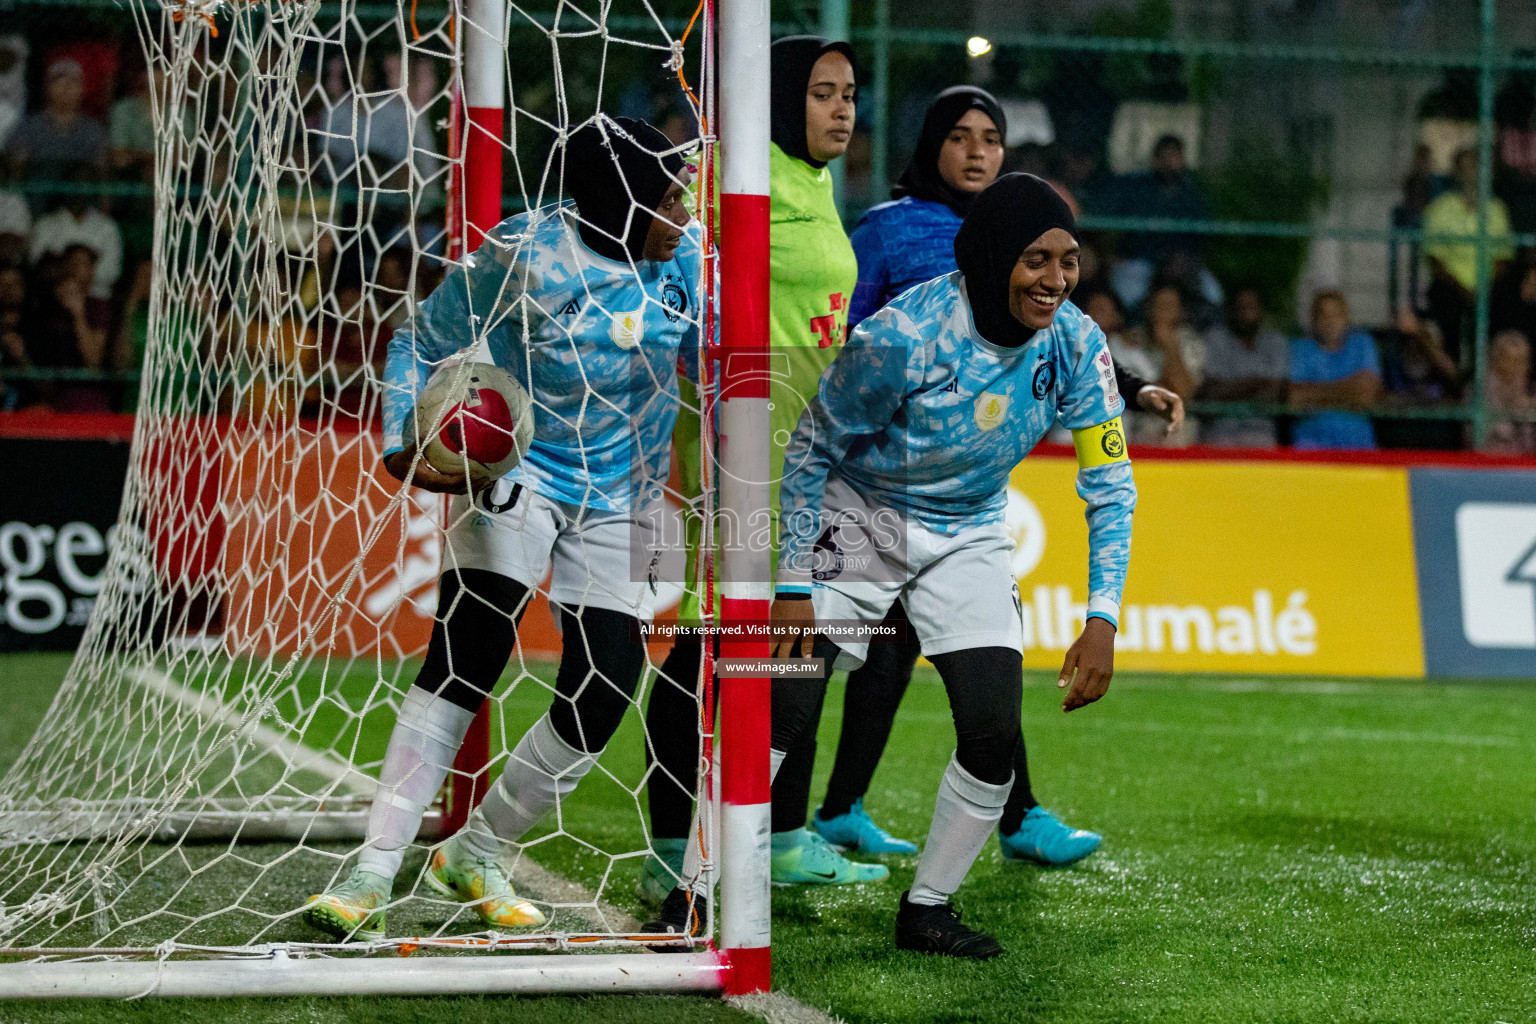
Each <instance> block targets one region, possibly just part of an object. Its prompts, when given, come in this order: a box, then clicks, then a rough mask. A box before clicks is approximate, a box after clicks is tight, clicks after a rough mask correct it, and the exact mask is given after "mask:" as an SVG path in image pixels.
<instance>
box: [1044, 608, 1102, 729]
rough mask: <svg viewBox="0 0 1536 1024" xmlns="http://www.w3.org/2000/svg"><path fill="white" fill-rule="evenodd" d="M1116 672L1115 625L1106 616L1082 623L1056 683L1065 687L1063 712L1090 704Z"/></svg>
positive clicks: (1097, 697)
mask: <svg viewBox="0 0 1536 1024" xmlns="http://www.w3.org/2000/svg"><path fill="white" fill-rule="evenodd" d="M1114 674H1115V627H1114V626H1111V625H1110V624H1109V622H1108V621H1107V620H1105V619H1100V618H1092V619H1089V620H1088V623H1087V625H1085V626H1083V632H1082V635H1081V636H1079V637H1078V638H1077V642H1076V643H1074V644H1073V645H1072V646H1071V647H1070V648H1068V649H1067V660H1066V661H1064V662H1062V665H1061V678H1060V679H1058V680H1056V685H1057V686H1060V687H1063V688H1068V687H1070V689H1067V697H1066V699H1065V700H1063V701H1062V702H1061V709H1062V710H1063V711H1074V710H1076V709H1077V708H1080V707H1083V706H1084V705H1086V704H1092V703H1093V702H1094V701H1096V700H1098V699H1099V698H1100V697H1102V696H1104V693H1105V691H1106V690H1108V689H1109V680H1110V678H1111V677H1112V676H1114Z"/></svg>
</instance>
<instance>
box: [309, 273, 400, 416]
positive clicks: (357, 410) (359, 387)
mask: <svg viewBox="0 0 1536 1024" xmlns="http://www.w3.org/2000/svg"><path fill="white" fill-rule="evenodd" d="M363 281H364V274H363V263H362V259H361V256H360V254H359V253H358V252H357V250H356V249H352V250H349V251H348V252H345V253H343V254H342V255H341V256H340V258H339V259H338V261H337V267H336V286H335V289H334V290H333V292H332V294H331V297H330V298H329V299H328V300H326V301H324V303H323V305H322V307H321V316H320V360H321V363H322V364H323V365H324V366H325V367H326V377H325V378H324V379H322V381H321V387H322V396H321V401H322V404H323V406H325V407H327V408H335V409H339V410H340V411H341V412H343V413H347V414H351V415H353V416H356V415H359V414H362V415H363V416H365V417H367V416H369V415H371V414H372V413H373V412H374V411H375V410H374V409H373V408H372V407H371V406H372V405H373V404H376V403H369V402H368V398H369V396H370V395H372V394H373V393H374V391H375V390H376V388H377V384H378V381H379V380H380V379H382V377H383V374H384V356H385V353H386V350H387V347H388V345H389V336H390V330H389V328H388V327H387V326H386V325H385V324H382V323H380V322H379V320H378V318H377V317H376V316H375V315H374V312H373V308H372V305H373V304H372V303H371V302H369V301H366V292H365V290H364V285H363ZM322 415H324V411H322Z"/></svg>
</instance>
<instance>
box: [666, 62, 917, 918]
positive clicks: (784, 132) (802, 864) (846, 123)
mask: <svg viewBox="0 0 1536 1024" xmlns="http://www.w3.org/2000/svg"><path fill="white" fill-rule="evenodd" d="M771 53H772V83H771V90H772V96H771V106H772V140H773V141H772V144H771V145H770V147H769V193H770V199H769V204H770V205H769V229H768V231H769V291H768V324H769V341H770V344H771V345H772V355H771V359H772V370H771V372H772V373H773V379H772V383H771V386H770V398H771V405H772V411H771V412H770V414H769V415H770V424H771V430H772V444H773V456H772V460H771V462H770V465H772V466H773V467H774V468H775V472H774V481H773V486H772V487H771V488H770V492H771V494H772V501H773V505H774V512H775V517H777V509H778V500H779V494H778V486H777V477H778V467H780V466H781V465H782V464H783V457H784V446H785V444H786V443H787V442H788V440H789V437H790V435H791V434H792V433H793V432H794V429H795V424H796V423H797V422H798V421H799V419H800V413H801V412H802V411H804V409H805V407H806V404H807V402H808V401H809V400H810V398H811V397H812V396H814V395H815V393H816V386H817V384H818V382H819V381H820V380H821V374H822V371H824V370H825V369H826V368H827V367H828V366H830V365H831V364H832V360H833V358H834V357H835V356H836V355H837V352H838V349H839V348H840V347H841V346H842V343H843V339H844V335H845V334H846V332H847V325H848V304H849V300H850V298H851V297H852V295H853V289H854V285H855V284H857V283H858V276H859V268H858V261H857V259H856V258H855V256H854V254H853V246H852V245H851V244H850V243H849V241H848V236H847V234H846V233H845V232H844V231H843V225H842V221H841V219H840V218H839V217H838V213H837V206H836V204H835V202H834V200H833V194H832V175H831V174H830V173H829V172H828V170H827V164H828V163H829V162H831V161H833V160H836V159H838V158H839V157H841V156H842V155H843V154H844V152H846V151H847V149H848V140H849V139H850V138H851V137H852V134H853V119H854V110H855V93H856V78H855V72H854V66H853V50H852V48H851V47H849V46H848V44H847V43H829V42H826V41H825V40H823V39H819V38H816V37H814V36H791V37H788V38H785V39H780V40H778V41H777V42H775V43H774V44H773V47H772V50H771ZM684 401H685V406H686V405H687V404H688V403H687V398H686V397H685V400H684ZM694 407H695V408H696V407H697V405H696V403H694ZM698 429H699V421H698V419H697V417H687V418H686V421H685V418H682V417H680V418H679V421H678V428H677V435H676V440H675V444H674V448H675V450H676V452H677V457H678V461H679V463H680V467H681V471H682V472H681V476H682V483H683V487H684V489H685V490H686V491H687V492H688V493H690V494H696V493H698V487H699V471H698V457H699V456H698V452H699V446H698V433H697V431H698ZM772 536H774V537H777V530H776V529H775V530H774V531H772ZM690 546H691V550H690V557H689V568H688V576H687V579H688V580H690V581H692V580H693V578H694V574H693V566H694V558H695V555H696V547H695V546H693V545H690ZM678 618H679V619H682V620H696V619H698V618H699V596H698V595H697V594H696V593H688V594H687V595H686V596H685V597H684V599H683V604H682V606H681V607H680V608H679V610H678ZM701 654H702V645H701V643H700V642H699V641H697V640H693V639H683V640H679V641H678V642H677V643H676V644H675V645H674V646H673V649H672V652H671V654H670V655H669V656H668V657H667V660H666V663H665V664H664V665H663V666H662V678H661V679H659V680H658V682H657V685H656V686H655V687H654V689H653V693H652V695H651V702H650V706H649V708H648V709H647V713H646V732H647V735H648V738H649V741H650V742H649V748H648V753H649V755H650V758H651V759H652V760H653V761H654V762H656V763H657V765H658V768H657V769H656V770H653V771H652V773H651V775H650V781H649V795H650V809H651V829H652V835H653V837H654V839H653V846H654V848H655V851H656V854H657V855H658V857H656V858H649V859H648V860H647V863H646V867H645V872H644V875H643V876H642V878H641V894H642V895H643V896H645V897H648V898H650V899H652V900H660V899H662V898H664V897H665V896H666V895H667V893H668V892H669V891H670V890H671V889H672V888H673V886H674V885H675V884H676V873H677V872H678V871H679V870H680V869H681V865H682V856H683V849H684V845H685V837H686V836H687V834H688V825H689V821H690V818H691V816H692V813H693V791H694V789H695V781H696V765H697V762H698V730H697V729H696V728H690V727H688V726H689V724H690V723H693V722H695V721H696V719H697V715H698V710H697V704H696V702H695V691H694V687H695V681H696V680H697V678H698V673H699V663H700V659H701ZM814 734H815V730H814V729H811V730H808V731H807V740H806V742H805V743H804V744H802V749H799V750H796V751H793V752H791V754H790V758H789V760H788V761H786V763H785V765H784V767H783V768H782V769H781V771H780V775H779V778H780V780H781V781H780V783H779V786H780V787H783V788H784V789H786V790H791V792H788V793H787V794H786V798H785V799H781V798H780V789H779V788H776V789H775V791H774V805H775V820H774V826H773V827H774V830H775V837H774V849H775V857H774V880H775V881H778V882H785V881H816V882H828V881H835V882H853V881H870V880H873V879H876V878H883V877H884V876H885V875H886V873H887V871H886V868H885V867H884V866H883V865H879V864H858V863H855V862H852V861H849V860H846V859H845V858H843V857H842V856H841V855H839V854H838V853H837V852H836V851H835V850H833V849H832V848H831V847H830V846H828V845H827V844H826V843H825V842H823V841H822V840H821V839H820V837H819V836H816V835H814V834H812V833H809V832H807V831H806V830H805V828H804V825H805V807H806V804H807V802H808V800H809V789H810V768H811V762H812V761H813V760H814V758H815V740H814ZM796 806H798V807H799V808H800V813H799V820H798V821H792V820H789V819H788V818H784V819H781V817H780V815H779V810H778V809H779V808H780V807H788V808H791V809H793V808H794V807H796ZM790 817H791V818H792V817H793V814H792V813H791V815H790ZM663 862H665V863H666V867H663ZM668 869H670V870H668Z"/></svg>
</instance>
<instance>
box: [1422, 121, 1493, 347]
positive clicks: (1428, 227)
mask: <svg viewBox="0 0 1536 1024" xmlns="http://www.w3.org/2000/svg"><path fill="white" fill-rule="evenodd" d="M1478 167H1479V161H1478V157H1477V150H1475V149H1472V148H1470V147H1469V148H1467V149H1463V150H1462V151H1461V152H1459V153H1457V154H1456V188H1455V189H1454V190H1452V191H1450V192H1447V193H1445V194H1444V195H1442V196H1441V197H1440V198H1439V199H1436V200H1435V201H1434V202H1432V203H1430V204H1429V208H1428V209H1426V210H1425V211H1424V233H1425V234H1426V235H1475V234H1477V221H1478V208H1477V178H1478ZM1487 227H1488V257H1489V259H1490V260H1492V261H1493V265H1492V267H1490V268H1489V270H1490V281H1496V280H1497V279H1498V276H1499V274H1500V273H1501V272H1502V271H1503V269H1504V267H1505V264H1506V263H1507V262H1508V260H1509V258H1510V257H1511V256H1513V255H1514V248H1513V247H1512V246H1511V245H1510V241H1509V233H1510V232H1509V214H1508V213H1507V212H1506V211H1505V209H1504V203H1503V201H1502V200H1500V199H1499V198H1498V197H1497V196H1492V197H1490V198H1489V201H1488V211H1487ZM1424 262H1425V263H1427V264H1428V265H1429V272H1430V275H1431V278H1432V280H1431V281H1430V285H1429V291H1428V293H1427V294H1426V296H1425V298H1426V299H1427V300H1428V302H1429V315H1430V316H1431V317H1433V318H1434V321H1435V322H1436V323H1437V324H1439V325H1440V336H1441V337H1442V338H1443V339H1444V341H1445V350H1446V352H1447V353H1448V354H1449V355H1450V357H1451V358H1452V359H1454V360H1456V362H1457V363H1458V364H1460V363H1461V361H1462V359H1461V353H1462V348H1461V344H1462V338H1463V332H1464V331H1466V330H1468V329H1470V327H1471V324H1472V316H1471V314H1472V312H1473V310H1474V308H1475V306H1476V304H1477V292H1476V289H1477V243H1476V242H1475V241H1473V240H1471V239H1468V240H1466V241H1462V242H1452V241H1434V240H1432V239H1431V240H1426V241H1425V243H1424Z"/></svg>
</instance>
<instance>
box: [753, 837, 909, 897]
mask: <svg viewBox="0 0 1536 1024" xmlns="http://www.w3.org/2000/svg"><path fill="white" fill-rule="evenodd" d="M771 872H772V875H773V884H774V885H848V884H849V883H852V882H878V881H880V879H882V878H884V877H885V876H886V875H889V874H890V873H891V872H890V869H888V868H887V867H886V866H885V865H884V864H860V863H859V862H858V861H855V860H849V859H848V858H847V857H844V856H843V855H842V854H840V853H838V852H837V851H836V850H834V849H832V847H831V845H830V844H829V843H828V842H827V841H826V840H825V839H823V838H821V836H819V835H817V834H816V833H814V832H812V831H810V830H809V829H803V828H797V829H795V830H794V831H793V832H776V833H774V835H773V859H772V866H771Z"/></svg>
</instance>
